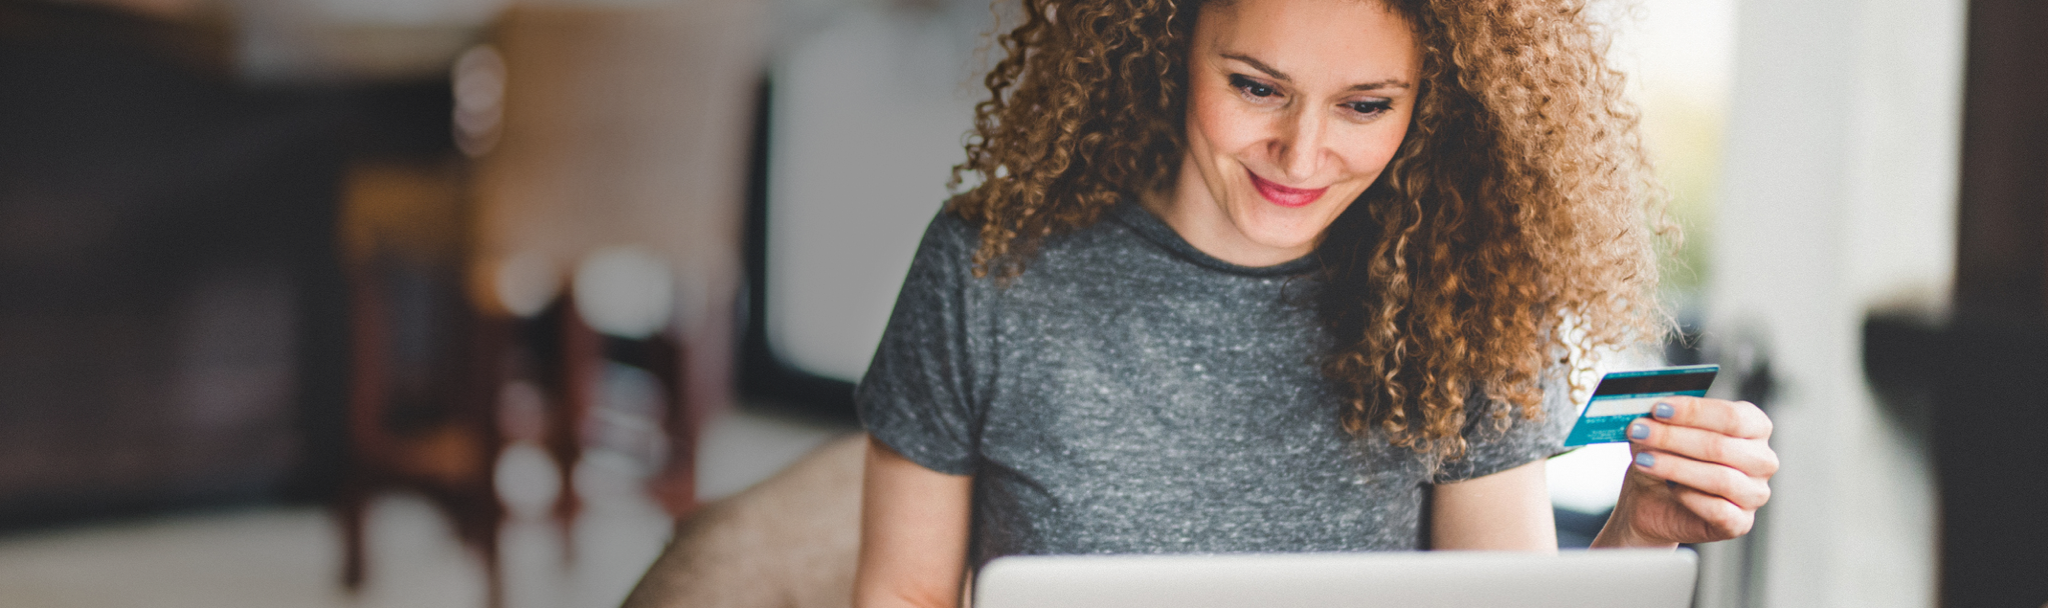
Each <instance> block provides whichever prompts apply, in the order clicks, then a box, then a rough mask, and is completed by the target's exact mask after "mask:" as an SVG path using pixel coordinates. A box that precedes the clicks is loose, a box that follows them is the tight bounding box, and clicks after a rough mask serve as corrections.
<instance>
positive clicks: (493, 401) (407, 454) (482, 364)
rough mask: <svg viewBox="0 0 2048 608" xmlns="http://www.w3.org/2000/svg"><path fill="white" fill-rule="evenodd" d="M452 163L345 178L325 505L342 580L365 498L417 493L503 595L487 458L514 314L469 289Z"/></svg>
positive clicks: (492, 458)
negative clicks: (343, 453) (329, 486)
mask: <svg viewBox="0 0 2048 608" xmlns="http://www.w3.org/2000/svg"><path fill="white" fill-rule="evenodd" d="M463 177H464V176H463V173H462V170H461V168H460V167H459V166H458V165H455V164H452V163H451V164H447V165H419V164H413V165H372V166H365V167H359V168H358V169H357V170H356V171H354V172H352V174H351V177H350V187H349V193H348V195H347V198H346V203H345V204H347V205H348V207H347V210H346V211H345V212H344V222H343V224H344V226H343V233H344V234H343V237H344V238H343V241H344V250H345V253H344V255H345V263H344V267H345V270H344V272H345V274H346V280H347V282H348V287H349V312H350V342H351V344H350V367H351V370H350V382H349V395H348V433H349V437H348V457H347V461H346V465H345V471H344V472H343V474H342V482H341V487H340V488H339V490H338V491H337V492H336V494H335V497H334V501H333V505H332V506H333V509H334V512H335V514H336V515H337V517H338V518H339V519H340V521H341V526H342V531H343V536H344V542H343V548H344V551H345V556H344V561H343V575H342V581H343V583H344V585H345V586H347V587H348V588H349V589H351V590H355V589H358V588H360V587H361V585H362V584H363V582H364V575H365V571H366V567H365V558H366V553H367V547H366V546H365V542H364V534H363V532H364V531H363V525H364V518H365V516H366V512H365V509H366V507H367V506H368V504H369V502H370V500H371V499H372V498H374V497H375V496H377V495H378V494H380V493H384V492H388V491H393V490H403V491H412V492H416V493H418V494H420V495H421V496H424V497H425V498H427V499H428V500H429V501H430V502H431V503H432V504H434V506H436V507H438V508H439V510H440V511H441V512H443V513H444V514H446V515H447V516H448V518H449V520H450V521H451V522H452V523H453V524H454V527H455V531H456V534H457V536H458V537H459V538H460V539H461V540H462V542H463V543H464V544H465V545H467V546H468V547H469V548H470V549H471V550H473V551H474V552H475V553H476V554H477V555H478V557H479V558H480V559H481V560H482V562H483V566H484V572H485V576H486V579H487V580H486V586H487V591H486V594H487V597H488V603H489V605H490V606H492V607H493V608H496V607H498V606H502V605H503V604H504V597H503V596H504V593H503V584H502V575H501V574H500V572H499V559H498V531H499V528H500V527H501V526H502V525H503V523H504V521H505V515H506V513H505V508H504V506H503V505H502V504H501V503H500V502H499V499H498V491H497V484H496V482H495V475H494V473H495V465H496V463H497V459H498V455H499V453H500V452H502V451H503V448H504V444H505V441H504V437H503V433H502V432H501V430H500V427H499V421H498V408H497V399H498V392H499V389H500V387H502V386H503V385H504V382H505V378H506V370H505V365H504V363H503V362H504V361H505V359H506V354H507V352H508V351H509V348H510V346H511V342H512V338H513V336H512V330H513V325H512V320H511V319H509V318H507V317H505V316H502V315H495V314H491V313H489V312H486V310H485V309H483V308H481V307H478V306H476V305H475V304H474V303H473V302H472V301H471V299H470V298H469V297H468V286H469V285H470V284H471V282H470V281H469V280H467V269H466V266H465V264H463V255H462V253H463V252H464V251H466V246H465V245H466V243H465V240H466V238H465V234H466V231H465V230H464V227H465V225H466V224H465V222H464V221H463V218H464V217H466V216H465V213H464V211H463V192H464V191H465V190H464V185H463V181H464V179H463Z"/></svg>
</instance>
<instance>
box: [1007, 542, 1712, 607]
mask: <svg viewBox="0 0 2048 608" xmlns="http://www.w3.org/2000/svg"><path fill="white" fill-rule="evenodd" d="M1697 572H1698V568H1697V566H1696V565H1695V559H1694V556H1693V553H1692V551H1690V550H1687V549H1679V550H1677V551H1670V550H1652V549H1635V550H1600V551H1565V552H1563V553H1562V554H1561V555H1556V556H1550V555H1533V554H1527V553H1496V552H1476V551H1474V552H1461V551H1440V552H1413V553H1299V554H1242V555H1115V556H1033V557H1022V556H1019V557H1005V558H1001V559H997V560H995V561H992V562H989V563H988V565H986V566H984V567H983V568H982V569H981V574H980V575H979V576H977V577H976V579H975V582H974V607H975V608H1291V607H1301V608H1310V607H1313V608H1340V607H1352V606H1357V607H1365V606H1393V607H1399V608H1454V607H1455V608H1468V607H1475V606H1476V607H1487V608H1494V607H1500V608H1686V607H1687V606H1689V605H1691V603H1692V587H1693V578H1694V575H1695V574H1696V573H1697Z"/></svg>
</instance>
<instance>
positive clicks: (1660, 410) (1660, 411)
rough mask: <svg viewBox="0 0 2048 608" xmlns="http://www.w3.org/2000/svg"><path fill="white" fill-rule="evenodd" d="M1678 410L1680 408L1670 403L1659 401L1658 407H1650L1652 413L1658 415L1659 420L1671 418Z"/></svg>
mask: <svg viewBox="0 0 2048 608" xmlns="http://www.w3.org/2000/svg"><path fill="white" fill-rule="evenodd" d="M1677 412H1678V410H1675V409H1672V407H1671V404H1669V403H1659V404H1657V407H1654V408H1650V415H1652V416H1656V417H1657V419H1658V420H1670V419H1671V415H1672V414H1675V413H1677Z"/></svg>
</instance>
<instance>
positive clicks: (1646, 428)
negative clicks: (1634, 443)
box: [1628, 422, 1650, 439]
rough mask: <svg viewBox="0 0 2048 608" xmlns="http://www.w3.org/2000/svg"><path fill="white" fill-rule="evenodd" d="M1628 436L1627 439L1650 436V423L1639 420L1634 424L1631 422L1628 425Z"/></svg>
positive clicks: (1647, 437)
mask: <svg viewBox="0 0 2048 608" xmlns="http://www.w3.org/2000/svg"><path fill="white" fill-rule="evenodd" d="M1628 438H1629V439H1649V438H1650V425H1647V424H1643V423H1640V422H1638V423H1635V424H1631V425H1628Z"/></svg>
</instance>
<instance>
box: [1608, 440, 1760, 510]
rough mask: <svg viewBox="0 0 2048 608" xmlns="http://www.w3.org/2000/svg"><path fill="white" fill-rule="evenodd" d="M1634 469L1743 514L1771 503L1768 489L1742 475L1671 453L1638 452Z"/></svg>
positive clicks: (1656, 451)
mask: <svg viewBox="0 0 2048 608" xmlns="http://www.w3.org/2000/svg"><path fill="white" fill-rule="evenodd" d="M1635 468H1636V469H1637V470H1639V471H1641V472H1643V473H1645V474H1648V475H1649V476H1651V477H1655V478H1657V479H1662V480H1665V481H1670V482H1674V483H1677V484H1679V485H1681V486H1685V487H1687V488H1691V489H1694V490H1698V491H1701V492H1705V493H1707V494H1712V495H1714V496H1718V497H1720V498H1723V499H1726V500H1727V501H1728V502H1732V503H1735V505H1736V506H1739V507H1741V508H1742V509H1744V510H1751V511H1753V510H1756V509H1757V508H1758V507H1762V506H1764V503H1766V502H1769V501H1770V500H1771V486H1770V485H1769V484H1766V483H1764V482H1762V481H1759V480H1757V479H1754V478H1751V477H1750V476H1748V475H1744V474H1743V473H1742V471H1739V470H1736V469H1734V468H1732V467H1727V466H1723V465H1719V464H1715V463H1711V462H1701V461H1698V460H1693V459H1691V458H1686V457H1684V456H1680V455H1678V454H1674V453H1671V452H1665V451H1662V450H1643V451H1640V452H1637V453H1636V458H1635ZM1674 489H1677V488H1674Z"/></svg>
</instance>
